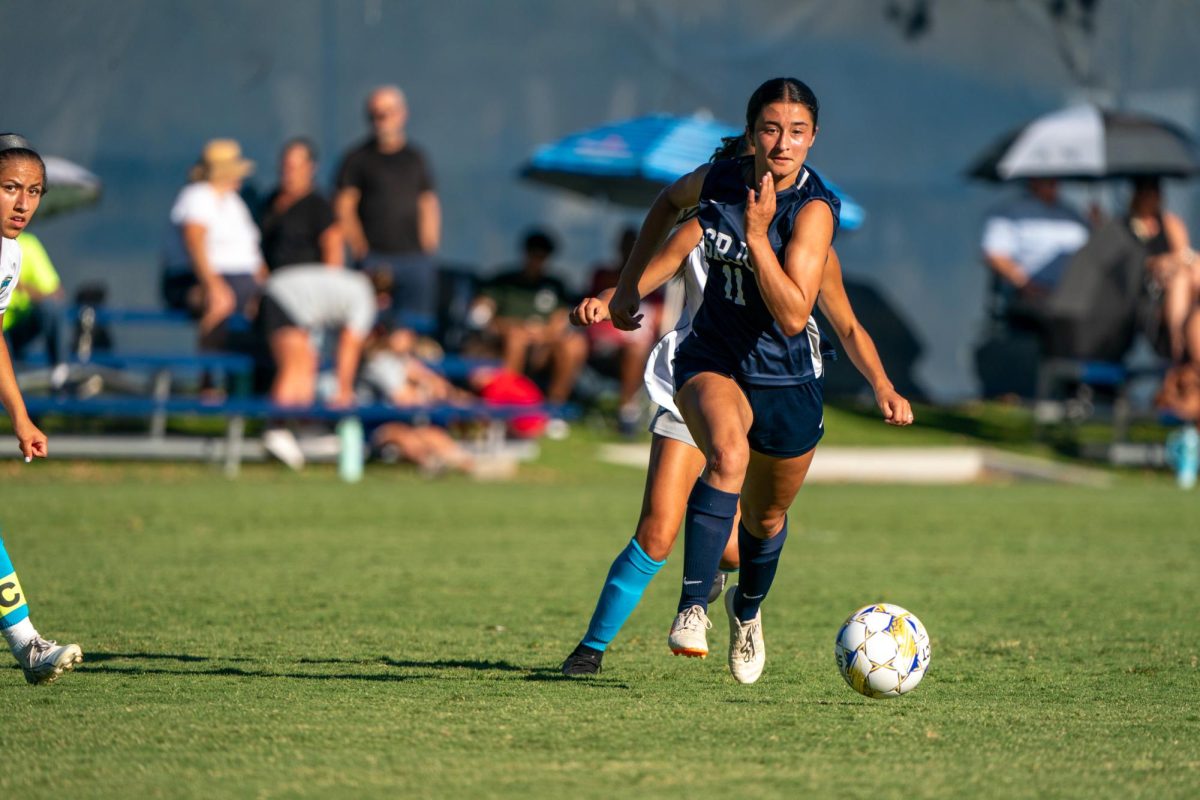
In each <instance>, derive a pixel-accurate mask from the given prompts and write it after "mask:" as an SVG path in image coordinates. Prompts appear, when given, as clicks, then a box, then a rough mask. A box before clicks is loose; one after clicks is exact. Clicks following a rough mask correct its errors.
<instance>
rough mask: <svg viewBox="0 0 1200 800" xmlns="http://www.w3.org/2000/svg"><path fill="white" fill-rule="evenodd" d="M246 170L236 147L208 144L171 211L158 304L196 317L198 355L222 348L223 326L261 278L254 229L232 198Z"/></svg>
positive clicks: (249, 165) (229, 142)
mask: <svg viewBox="0 0 1200 800" xmlns="http://www.w3.org/2000/svg"><path fill="white" fill-rule="evenodd" d="M253 171H254V162H253V161H250V160H249V159H247V158H244V157H243V156H242V148H241V145H239V144H238V143H237V141H235V140H234V139H212V140H210V141H209V142H208V143H207V144H205V145H204V149H203V150H202V151H201V153H200V158H199V160H197V162H196V164H195V165H194V166H193V167H192V169H191V171H190V173H189V178H190V179H191V182H190V183H188V185H186V186H184V187H183V189H182V190H180V192H179V195H178V196H177V197H176V199H175V204H174V206H173V207H172V208H171V235H170V236H169V237H168V240H167V247H166V253H165V262H166V263H165V270H164V277H163V297H164V299H165V300H166V301H167V305H168V306H171V307H173V308H186V309H188V310H191V311H193V312H194V313H196V314H198V315H199V318H200V346H201V348H202V349H221V347H222V346H223V344H224V342H225V337H226V325H225V322H226V320H228V318H229V317H230V316H231V315H232V314H234V313H236V312H242V313H245V312H246V310H247V306H248V305H249V304H250V303H251V302H252V301H253V300H254V299H255V297H256V296H257V294H258V289H259V286H260V285H261V283H262V281H263V280H265V278H266V265H265V264H264V263H263V257H262V252H261V250H260V248H259V231H258V227H257V226H256V225H255V224H254V219H253V218H252V217H251V215H250V209H249V208H247V207H246V203H245V202H244V201H243V200H242V198H241V196H240V195H239V194H238V190H239V189H241V186H242V181H243V179H245V178H246V176H247V175H249V174H251V173H252V172H253Z"/></svg>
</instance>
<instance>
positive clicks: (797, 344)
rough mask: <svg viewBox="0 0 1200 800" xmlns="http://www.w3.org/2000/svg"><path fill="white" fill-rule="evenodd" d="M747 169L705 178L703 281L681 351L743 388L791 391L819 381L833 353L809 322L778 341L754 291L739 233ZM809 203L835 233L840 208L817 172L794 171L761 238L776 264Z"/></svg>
mask: <svg viewBox="0 0 1200 800" xmlns="http://www.w3.org/2000/svg"><path fill="white" fill-rule="evenodd" d="M753 163H754V157H753V156H747V157H744V158H740V159H732V160H729V161H718V162H716V163H715V164H713V165H712V168H711V169H710V170H709V171H708V175H707V176H706V177H705V179H704V188H703V189H702V190H701V193H700V213H699V215H698V216H699V220H700V228H701V229H702V230H703V232H704V234H703V244H704V251H705V257H706V259H707V260H708V282H707V284H705V287H704V302H703V303H702V304H701V305H700V310H699V311H698V312H697V313H696V319H695V322H694V323H693V325H692V334H691V336H688V337H687V338H686V339H685V340H684V341H683V343H682V344H681V345H680V353H681V354H683V353H690V354H691V355H692V356H694V357H697V358H700V359H702V360H703V361H704V362H705V363H710V364H714V365H720V366H721V370H720V371H721V372H724V373H726V374H728V375H730V376H732V377H734V378H735V379H737V380H738V381H740V382H742V383H744V384H746V385H750V386H796V385H799V384H802V383H807V382H808V381H811V380H813V379H815V378H819V377H821V375H822V374H823V371H824V367H823V364H822V359H823V358H825V357H829V356H831V355H832V354H833V349H832V347H831V346H830V344H829V342H828V340H827V339H825V337H824V336H823V334H822V333H821V331H820V328H818V327H817V322H816V320H814V319H813V318H812V317H811V316H810V317H809V318H808V326H807V327H806V329H805V330H804V331H803V332H801V333H799V334H797V335H796V336H787V335H785V334H784V333H783V331H782V330H780V328H779V324H778V323H776V321H775V319H774V317H772V316H771V312H770V311H769V310H768V309H767V305H766V303H765V302H764V301H763V298H762V295H761V294H760V293H759V291H758V282H757V281H756V280H755V278H754V269H753V267H752V266H751V263H750V253H749V249H748V248H747V246H746V233H745V221H746V193H747V191H748V188H749V187H747V185H746V180H745V175H746V174H747V172H750V173H751V174H752V172H753ZM812 200H819V201H823V202H825V203H828V204H829V208H830V209H831V210H832V211H833V221H834V230H835V231H836V229H837V223H838V214H839V211H840V208H841V202H840V201H839V200H838V198H837V196H836V195H834V193H833V192H832V191H830V190H829V189H828V188H827V187H826V186H825V183H824V182H823V181H822V180H821V178H820V177H819V176H818V175H817V173H816V172H814V171H813V170H811V169H809V168H808V167H803V168H801V170H800V174H799V175H798V176H797V178H796V183H795V185H793V186H792V187H791V188H789V189H786V190H784V191H782V192H778V193H777V194H776V196H775V218H774V219H773V220H772V221H771V226H770V228H769V229H768V232H767V233H768V238H769V239H770V242H771V249H772V250H774V251H775V255H776V257H777V258H778V259H779V263H780V264H783V263H784V253H785V251H786V250H787V245H788V242H789V241H790V240H791V237H792V226H793V224H794V223H795V219H796V214H797V213H798V212H799V211H800V209H801V208H803V207H804V206H805V205H807V204H808V203H809V202H810V201H812Z"/></svg>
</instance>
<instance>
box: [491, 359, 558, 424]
mask: <svg viewBox="0 0 1200 800" xmlns="http://www.w3.org/2000/svg"><path fill="white" fill-rule="evenodd" d="M479 396H480V397H481V398H482V399H483V402H484V403H486V404H488V405H492V406H540V405H541V404H542V403H544V402H545V400H546V396H545V395H544V394H542V390H541V389H539V388H538V387H537V384H536V383H534V382H533V381H531V380H530V379H529V378H527V377H525V376H524V375H519V374H517V373H515V372H508V371H506V370H496V372H495V373H493V374H492V375H491V376H490V377H489V378H488V379H487V380H486V382H485V383H484V384H483V387H482V388H481V389H480V390H479ZM549 419H550V415H549V414H547V413H546V412H545V411H541V410H538V411H531V412H530V413H529V414H520V415H517V416H514V417H513V418H512V419H510V420H509V421H508V432H509V434H510V435H512V436H514V437H517V438H520V439H534V438H536V437H538V436H541V435H542V433H543V432H544V431H545V430H546V423H547V422H548V421H549Z"/></svg>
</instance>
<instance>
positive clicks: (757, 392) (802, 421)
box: [675, 352, 825, 458]
mask: <svg viewBox="0 0 1200 800" xmlns="http://www.w3.org/2000/svg"><path fill="white" fill-rule="evenodd" d="M701 372H714V373H716V374H718V375H724V376H725V377H727V378H730V379H731V380H734V381H736V382H737V385H738V388H740V389H741V390H742V393H743V394H744V395H746V399H747V400H748V401H749V402H750V410H751V412H752V413H753V414H754V421H753V422H752V423H751V424H750V431H749V432H748V433H747V435H746V439H747V441H748V442H749V443H750V449H751V450H753V451H754V452H756V453H762V454H763V455H765V456H771V457H772V458H795V457H796V456H801V455H804V454H805V453H807V452H808V451H809V450H812V449H813V448H814V447H816V446H817V443H818V442H820V441H821V437H822V436H824V435H825V392H824V388H825V387H824V379H822V378H816V379H814V380H810V381H807V382H805V383H801V384H797V385H794V386H751V385H747V384H745V383H744V382H742V381H739V380H737V378H735V377H734V376H733V375H730V374H729V373H728V372H726V371H725V370H723V369H720V368H715V367H714V365H713V364H712V363H711V362H709V361H708V360H707V359H704V358H697V357H695V356H691V357H689V356H685V355H683V354H682V353H679V352H677V353H676V354H675V391H676V392H678V391H679V389H680V388H681V387H682V386H683V385H684V384H685V383H687V382H688V380H689V379H690V378H692V377H695V376H696V375H699V374H700V373H701Z"/></svg>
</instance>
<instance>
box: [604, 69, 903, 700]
mask: <svg viewBox="0 0 1200 800" xmlns="http://www.w3.org/2000/svg"><path fill="white" fill-rule="evenodd" d="M818 111H819V104H818V102H817V98H816V96H815V95H814V94H813V92H812V90H811V89H809V87H808V86H806V85H805V84H803V83H801V82H800V81H798V80H795V79H794V78H775V79H772V80H770V81H767V82H766V83H764V84H763V85H762V86H760V87H759V88H758V89H757V90H756V91H755V92H754V94H753V95H752V96H751V97H750V101H749V103H748V105H747V110H746V135H747V138H749V139H750V142H751V144H753V146H754V149H755V153H754V156H752V157H747V158H743V159H737V160H732V161H721V162H717V163H716V164H711V165H708V164H706V165H704V166H701V167H700V168H699V169H697V170H696V171H694V172H692V173H691V174H689V175H686V176H684V177H683V178H681V179H679V180H678V181H676V182H675V183H674V184H672V185H671V186H670V187H668V188H667V189H666V190H664V191H663V193H662V194H660V195H659V197H658V199H657V200H656V201H655V203H654V205H653V206H652V207H651V209H650V211H649V212H648V214H647V216H646V220H645V222H644V223H643V225H642V230H641V232H640V233H639V235H638V242H637V244H635V246H634V250H633V253H632V254H631V256H630V259H629V263H628V264H627V265H626V268H625V270H624V271H623V272H622V275H621V281H620V283H619V284H618V286H617V289H616V292H615V293H614V295H613V298H612V301H611V303H610V314H611V315H612V319H613V323H614V325H615V326H616V327H618V328H621V329H632V328H636V327H637V326H638V317H637V306H638V300H639V293H638V289H639V283H640V281H641V278H642V275H643V273H644V272H645V271H646V267H647V264H648V263H649V262H650V261H651V255H652V254H653V253H654V252H655V251H656V250H657V248H658V243H659V242H660V241H661V240H662V238H663V236H664V234H665V233H666V232H667V230H668V229H669V227H670V225H671V223H672V222H673V221H674V219H675V218H676V216H677V215H678V213H679V211H681V210H682V209H685V208H689V207H691V206H695V205H699V207H700V211H699V215H698V218H697V224H695V225H693V226H690V228H689V230H690V231H691V233H690V238H688V239H683V240H681V241H680V242H678V246H679V247H681V248H682V247H687V248H689V249H690V248H691V247H693V246H695V245H696V244H697V243H700V242H703V246H704V251H705V256H706V259H707V261H708V265H709V272H710V274H711V275H712V276H713V280H710V281H708V283H707V284H706V286H705V290H704V303H703V304H702V305H701V306H700V309H699V311H698V312H697V314H696V318H695V320H694V322H693V326H692V333H691V335H690V336H688V337H687V338H686V339H684V340H683V343H682V344H681V345H680V347H679V349H678V351H677V352H676V355H675V374H674V377H675V387H676V396H675V401H676V404H677V405H678V406H679V409H680V411H681V412H682V415H683V418H684V420H685V421H686V422H687V425H688V429H689V431H690V432H691V433H692V436H693V437H694V438H695V439H696V441H697V443H698V444H699V445H700V448H701V449H702V450H703V451H704V454H705V459H706V466H705V468H704V472H703V474H702V475H701V478H700V480H698V481H697V482H696V484H695V486H694V487H693V489H692V491H691V494H690V496H689V498H688V502H687V513H686V516H685V532H686V536H687V538H686V543H685V547H684V578H683V589H682V592H681V597H680V602H679V614H678V616H677V617H676V620H675V624H674V625H673V626H672V630H671V636H670V642H671V645H672V649H684V650H694V651H696V652H698V653H700V652H707V649H708V648H707V643H706V641H705V638H706V637H705V630H706V629H707V628H708V627H710V623H709V622H708V618H707V607H708V604H707V598H708V594H709V590H710V588H711V586H712V582H713V577H714V575H715V573H716V566H717V563H718V561H719V559H720V557H721V553H722V551H723V550H724V547H725V543H726V540H727V539H728V537H729V535H730V532H731V530H732V529H733V524H734V523H733V520H734V515H735V514H736V513H737V511H738V504H739V496H740V502H741V513H742V518H741V524H740V525H739V526H738V547H739V554H740V565H741V581H740V584H739V585H738V586H737V587H735V588H734V589H733V590H731V591H729V592H728V593H727V594H726V601H725V605H726V609H727V611H728V613H729V622H730V651H729V667H730V671H731V672H732V673H733V676H734V678H735V679H737V680H738V681H739V682H741V683H753V682H754V681H756V680H758V678H759V676H760V675H761V674H762V669H763V665H764V664H765V657H766V654H765V649H764V646H763V638H762V622H761V614H760V606H761V604H762V601H763V599H764V598H765V597H766V595H767V592H768V591H769V589H770V586H771V583H772V581H773V580H774V577H775V571H776V568H777V566H778V563H779V554H780V552H781V550H782V547H783V543H784V542H785V541H786V538H787V510H788V508H789V507H790V506H791V503H792V501H793V500H794V499H795V496H796V493H797V492H798V491H799V489H800V486H801V485H802V484H803V481H804V477H805V475H806V474H807V472H808V467H809V465H810V464H811V462H812V456H813V450H814V448H815V447H816V444H817V442H818V441H819V440H820V438H821V435H822V433H823V427H822V426H823V411H822V396H821V380H820V378H821V376H822V374H823V358H824V355H825V354H824V353H823V352H822V350H823V349H824V348H823V347H822V341H821V335H820V331H819V330H818V328H817V326H816V323H815V321H814V320H813V319H812V310H813V307H814V306H815V304H816V302H817V295H818V292H819V291H820V289H821V287H822V284H823V282H824V277H825V271H826V262H827V261H828V260H829V253H830V247H831V244H832V241H833V234H834V231H835V230H836V227H837V214H838V209H839V205H840V204H839V202H838V200H837V198H836V197H835V196H834V195H833V193H832V192H830V191H829V190H828V189H827V188H826V187H825V185H824V184H823V183H822V182H821V179H820V177H819V176H817V174H816V173H815V172H813V171H812V170H810V169H808V168H806V167H805V166H804V161H805V158H806V157H807V155H808V150H809V148H810V147H811V146H812V142H813V139H814V137H815V135H816V133H817V117H818ZM881 406H882V407H883V411H884V417H885V419H886V420H887V421H889V422H892V423H894V424H902V425H906V424H909V423H911V421H912V412H911V410H910V409H909V408H908V404H907V402H905V401H903V398H900V397H899V396H898V395H895V394H894V392H892V393H891V396H888V397H885V398H884V400H883V401H881Z"/></svg>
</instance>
